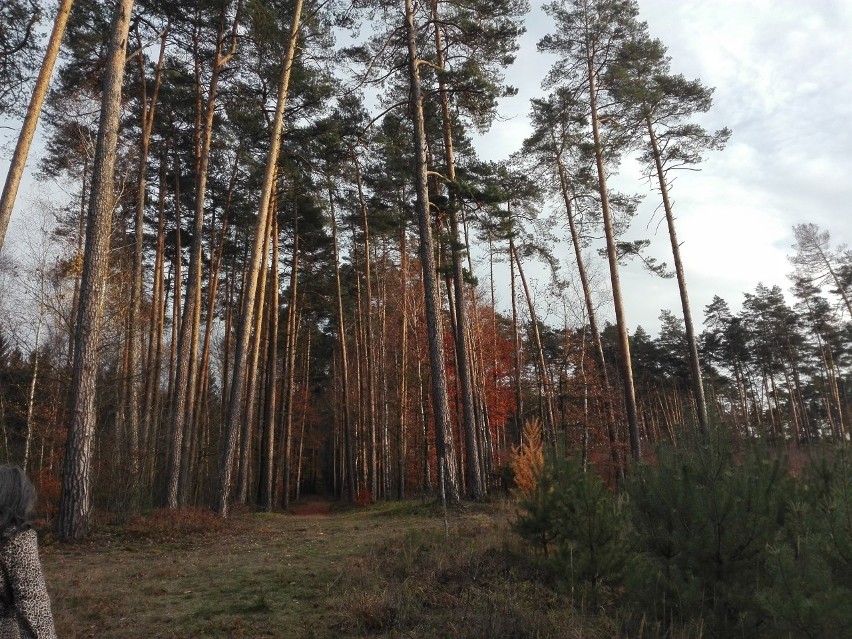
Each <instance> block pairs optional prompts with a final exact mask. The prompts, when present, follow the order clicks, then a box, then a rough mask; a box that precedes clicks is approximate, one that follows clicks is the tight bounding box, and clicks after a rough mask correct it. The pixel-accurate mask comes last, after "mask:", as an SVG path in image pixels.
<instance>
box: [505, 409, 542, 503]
mask: <svg viewBox="0 0 852 639" xmlns="http://www.w3.org/2000/svg"><path fill="white" fill-rule="evenodd" d="M511 465H512V471H513V472H514V475H515V486H516V490H517V493H518V495H519V496H520V497H523V498H526V499H528V498H530V497H532V495H533V493H534V492H535V489H536V485H537V484H538V479H539V476H540V475H541V469H542V468H543V467H544V445H543V442H542V428H541V421H539V420H538V419H530V420H527V421H525V422H524V428H523V430H522V431H521V445H520V446H514V447H513V448H512V461H511Z"/></svg>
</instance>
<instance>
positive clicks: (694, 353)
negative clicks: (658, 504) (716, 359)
mask: <svg viewBox="0 0 852 639" xmlns="http://www.w3.org/2000/svg"><path fill="white" fill-rule="evenodd" d="M645 124H646V125H647V127H648V137H649V139H650V140H651V152H652V153H653V155H654V163H655V165H656V168H657V181H658V183H659V185H660V193H661V195H662V197H663V210H664V211H665V213H666V224H668V227H669V239H670V240H671V245H672V258H673V259H674V264H675V273H676V274H677V286H678V290H679V291H680V305H681V308H682V309H683V324H684V328H685V329H686V343H687V350H688V351H689V367H690V371H691V373H692V380H691V381H692V394H693V396H694V397H695V408H696V412H697V413H698V427H699V429H700V430H701V432H702V433H707V432H708V430H709V424H708V422H707V401H706V400H705V398H704V384H703V381H702V378H701V360H700V359H699V358H698V342H697V340H696V339H695V328H694V326H693V323H692V310H691V308H690V305H689V294H688V293H687V289H686V275H684V272H683V261H682V260H681V259H680V244H679V243H678V241H677V231H676V230H675V223H674V212H673V211H672V205H671V201H670V200H669V186H668V182H667V180H666V172H665V171H664V170H663V160H662V157H661V155H660V146H659V144H658V142H657V135H656V132H655V131H654V126H653V124H652V123H651V117H650V116H646V117H645Z"/></svg>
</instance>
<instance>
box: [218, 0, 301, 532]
mask: <svg viewBox="0 0 852 639" xmlns="http://www.w3.org/2000/svg"><path fill="white" fill-rule="evenodd" d="M302 4H303V3H302V0H296V2H295V6H294V7H293V19H292V22H291V24H290V37H289V42H288V45H287V52H286V54H285V56H284V60H283V63H282V67H281V76H280V78H279V82H278V99H277V105H276V108H275V117H274V119H273V123H272V128H271V130H270V145H269V155H268V157H267V161H266V171H265V173H264V178H263V188H262V191H261V198H260V205H259V208H258V216H257V221H256V223H255V224H256V225H255V232H254V239H253V242H252V247H251V261H250V265H249V270H248V273H247V277H248V281H247V283H246V284H247V285H246V292H245V295H244V296H243V301H242V313H241V317H240V323H239V327H238V328H237V343H236V350H235V353H234V363H233V373H232V380H233V381H232V382H231V389H230V396H231V399H230V402H229V404H228V415H227V419H226V422H225V423H226V426H225V436H224V438H223V441H222V451H221V455H220V459H219V478H218V482H217V495H216V513H217V514H218V515H219V516H220V517H227V516H228V509H229V500H230V497H231V482H232V476H233V469H232V466H233V459H234V453H235V451H236V444H237V435H238V433H239V427H240V424H239V420H240V415H241V414H242V410H241V409H242V395H243V392H244V389H245V367H246V360H247V357H248V353H247V351H248V341H249V333H250V328H251V326H252V319H253V318H252V314H253V312H254V298H255V296H256V294H257V279H258V273H259V271H260V260H261V258H262V256H261V246H262V244H263V235H264V231H265V229H266V216H267V215H268V213H269V202H270V199H271V198H272V188H273V186H274V183H275V171H276V167H277V166H278V155H279V153H280V149H281V137H282V130H283V127H284V108H285V106H286V105H287V95H288V92H289V89H290V73H291V70H292V68H293V61H294V59H295V55H296V43H297V41H298V38H299V25H300V23H301V18H302Z"/></svg>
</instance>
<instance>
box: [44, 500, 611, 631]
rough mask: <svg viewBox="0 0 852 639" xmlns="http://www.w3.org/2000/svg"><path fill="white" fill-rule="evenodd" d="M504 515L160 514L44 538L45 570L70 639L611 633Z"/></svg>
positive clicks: (403, 508)
mask: <svg viewBox="0 0 852 639" xmlns="http://www.w3.org/2000/svg"><path fill="white" fill-rule="evenodd" d="M507 513H508V510H507V508H506V507H504V506H488V507H475V508H468V509H466V510H464V511H458V512H452V513H450V516H449V518H448V520H447V522H445V520H444V518H443V516H442V513H441V512H440V511H439V510H437V509H436V508H434V507H432V506H429V505H423V504H420V503H419V502H407V503H403V504H380V505H376V506H373V507H369V508H364V509H358V510H342V511H337V512H331V511H329V509H328V507H327V505H325V504H322V503H316V502H315V503H313V504H312V505H309V506H308V507H307V508H303V509H302V511H301V512H297V514H295V515H292V514H291V515H284V514H243V515H239V516H236V517H235V518H233V519H232V520H230V521H229V522H227V523H226V524H222V523H221V522H218V521H216V520H215V519H212V517H210V516H209V515H207V514H206V513H203V512H199V511H196V512H190V513H185V514H181V515H175V514H173V513H159V514H154V515H152V516H151V517H148V518H145V519H142V520H137V521H134V522H130V524H128V525H126V526H123V527H121V528H115V529H111V530H110V529H107V530H102V531H99V532H98V533H97V534H96V535H95V536H94V538H93V539H92V540H90V541H89V542H86V543H85V544H80V545H75V546H65V547H63V546H57V545H54V544H51V543H49V541H48V542H47V543H45V544H44V545H43V547H42V562H43V564H44V569H45V574H46V578H47V583H48V589H49V591H50V594H51V598H52V600H53V611H54V616H55V619H56V623H57V630H58V633H59V636H60V637H64V638H66V639H75V638H79V637H113V638H128V639H130V638H134V639H135V638H142V637H146V638H148V637H151V638H153V637H164V638H165V637H168V638H176V639H179V638H189V637H229V638H230V637H234V638H237V637H305V638H309V637H317V638H325V637H362V636H371V637H454V638H455V637H471V638H472V637H489V636H490V637H497V636H499V637H598V636H599V637H606V636H612V634H613V633H612V628H609V627H607V624H605V623H604V622H601V621H598V620H592V621H589V620H588V618H586V620H585V621H581V620H580V619H578V617H577V613H575V612H574V610H575V608H574V607H573V606H572V605H571V603H570V602H569V601H568V600H567V599H566V597H565V595H561V594H558V592H557V591H556V590H554V589H553V588H551V587H549V586H548V584H547V583H546V579H543V577H542V575H539V574H538V573H537V572H536V571H535V569H534V568H533V567H532V566H531V565H529V564H528V563H527V562H526V561H525V560H523V559H522V558H521V555H519V554H517V553H515V552H514V551H513V549H512V543H513V537H512V535H511V533H510V532H509V531H508V529H507V518H508V514H507ZM575 603H576V602H575Z"/></svg>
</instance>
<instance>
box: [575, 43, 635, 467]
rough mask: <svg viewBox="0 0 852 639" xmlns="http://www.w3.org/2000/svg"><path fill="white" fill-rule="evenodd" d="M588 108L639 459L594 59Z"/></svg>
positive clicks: (628, 409)
mask: <svg viewBox="0 0 852 639" xmlns="http://www.w3.org/2000/svg"><path fill="white" fill-rule="evenodd" d="M588 77H589V108H590V110H591V118H592V135H593V137H594V145H595V164H596V167H597V173H598V191H599V193H600V197H601V215H602V217H603V223H604V234H605V235H606V254H607V260H608V261H609V275H610V281H611V282H612V300H613V303H614V304H615V323H616V328H617V330H618V345H619V348H620V351H621V358H620V359H621V377H622V383H623V386H624V407H625V410H626V412H627V430H628V432H629V434H630V452H631V454H632V456H633V460H634V461H639V459H640V457H641V455H642V451H641V448H640V441H639V417H638V414H637V411H636V388H635V387H634V385H633V363H632V361H631V358H630V338H629V336H628V333H627V316H626V313H625V311H624V298H623V297H622V295H621V278H620V276H619V274H618V253H617V250H616V246H615V229H614V228H613V223H612V211H611V210H610V207H609V193H608V191H607V185H606V169H605V168H604V149H603V142H602V141H601V133H600V120H599V118H598V104H597V86H596V78H595V70H594V67H593V63H592V59H591V58H588Z"/></svg>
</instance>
